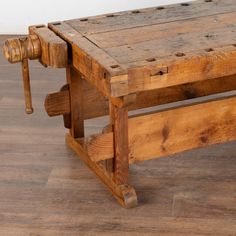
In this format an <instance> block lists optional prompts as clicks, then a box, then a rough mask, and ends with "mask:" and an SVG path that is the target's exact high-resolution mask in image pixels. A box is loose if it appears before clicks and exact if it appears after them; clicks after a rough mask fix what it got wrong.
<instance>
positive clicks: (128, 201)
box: [66, 134, 138, 208]
mask: <svg viewBox="0 0 236 236" xmlns="http://www.w3.org/2000/svg"><path fill="white" fill-rule="evenodd" d="M66 144H67V145H68V146H69V147H70V148H71V149H72V150H73V151H74V152H75V153H76V154H77V155H78V156H79V157H80V159H81V160H82V161H83V162H84V163H85V164H86V165H87V166H88V167H89V168H90V169H91V170H92V171H93V172H94V173H95V174H96V175H97V177H98V178H99V179H100V180H101V181H102V182H103V184H105V185H106V187H107V188H108V190H109V191H110V192H111V193H112V195H113V196H114V197H115V198H116V199H117V201H118V202H119V204H120V205H121V206H123V207H124V208H132V207H135V206H137V203H138V202H137V195H136V192H135V190H134V188H132V187H131V186H129V185H117V184H116V183H115V182H114V181H113V180H112V179H111V178H110V177H109V175H108V174H107V173H106V171H105V169H104V168H103V167H102V166H101V165H100V164H98V163H95V162H94V161H92V160H91V159H90V157H89V156H88V154H87V152H86V150H84V148H83V146H82V145H81V144H80V142H79V141H78V140H76V139H74V138H73V137H72V136H71V135H70V134H66Z"/></svg>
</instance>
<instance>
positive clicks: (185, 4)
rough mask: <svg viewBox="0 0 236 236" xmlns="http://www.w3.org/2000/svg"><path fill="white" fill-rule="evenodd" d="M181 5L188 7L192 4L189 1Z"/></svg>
mask: <svg viewBox="0 0 236 236" xmlns="http://www.w3.org/2000/svg"><path fill="white" fill-rule="evenodd" d="M180 5H181V6H182V7H188V6H190V4H189V3H181V4H180Z"/></svg>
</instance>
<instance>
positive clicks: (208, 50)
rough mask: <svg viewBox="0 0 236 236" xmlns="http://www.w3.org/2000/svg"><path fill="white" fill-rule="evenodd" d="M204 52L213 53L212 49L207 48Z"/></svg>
mask: <svg viewBox="0 0 236 236" xmlns="http://www.w3.org/2000/svg"><path fill="white" fill-rule="evenodd" d="M205 51H206V52H213V51H214V49H213V48H207V49H205Z"/></svg>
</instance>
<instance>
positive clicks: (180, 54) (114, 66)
mask: <svg viewBox="0 0 236 236" xmlns="http://www.w3.org/2000/svg"><path fill="white" fill-rule="evenodd" d="M232 46H233V47H236V44H232ZM205 51H206V52H213V51H214V49H213V48H207V49H205ZM175 56H176V57H184V56H185V54H184V53H182V52H178V53H176V54H175ZM146 61H147V62H154V61H156V59H155V58H148V59H146ZM110 67H111V68H112V69H117V68H119V67H120V66H119V65H112V66H110Z"/></svg>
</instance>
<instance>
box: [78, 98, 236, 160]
mask: <svg viewBox="0 0 236 236" xmlns="http://www.w3.org/2000/svg"><path fill="white" fill-rule="evenodd" d="M128 132H129V137H128V139H129V150H130V152H129V162H130V163H133V162H138V161H143V160H148V159H153V158H158V157H164V156H168V155H171V154H175V153H179V152H182V151H186V150H191V149H194V148H199V147H204V146H208V145H212V144H218V143H223V142H228V141H232V140H235V139H236V97H235V96H234V97H228V98H221V99H219V100H213V101H209V102H204V103H200V104H194V105H187V106H184V107H180V108H175V109H170V110H166V111H161V112H158V113H153V114H146V115H142V116H137V117H132V118H130V119H129V122H128ZM82 141H83V146H84V149H85V150H87V153H88V155H89V156H90V158H91V159H92V160H93V161H100V160H105V159H110V158H113V155H114V151H113V150H114V149H113V133H112V132H109V133H105V134H101V135H94V136H92V137H90V138H87V139H81V142H82Z"/></svg>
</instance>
